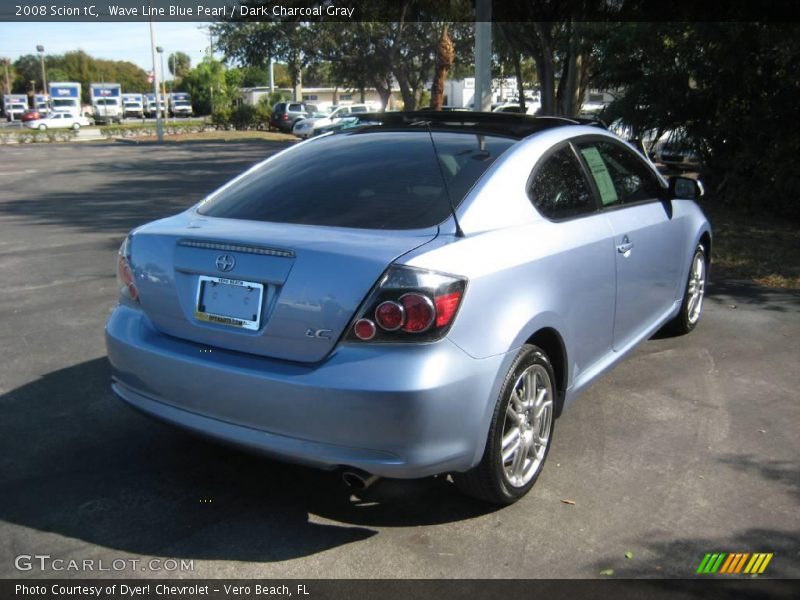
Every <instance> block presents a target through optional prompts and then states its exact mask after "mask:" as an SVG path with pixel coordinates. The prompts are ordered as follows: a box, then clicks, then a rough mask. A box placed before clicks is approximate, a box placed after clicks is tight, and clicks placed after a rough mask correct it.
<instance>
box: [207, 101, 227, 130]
mask: <svg viewBox="0 0 800 600" xmlns="http://www.w3.org/2000/svg"><path fill="white" fill-rule="evenodd" d="M230 124H231V110H230V109H229V108H227V107H224V106H217V107H215V108H214V112H212V113H211V125H213V126H214V129H227V128H228V127H229V126H230Z"/></svg>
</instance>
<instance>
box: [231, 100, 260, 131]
mask: <svg viewBox="0 0 800 600" xmlns="http://www.w3.org/2000/svg"><path fill="white" fill-rule="evenodd" d="M231 125H233V127H234V129H239V130H241V129H251V128H253V127H255V126H256V107H255V106H252V105H250V104H240V105H239V106H237V107H236V108H234V109H233V112H232V113H231Z"/></svg>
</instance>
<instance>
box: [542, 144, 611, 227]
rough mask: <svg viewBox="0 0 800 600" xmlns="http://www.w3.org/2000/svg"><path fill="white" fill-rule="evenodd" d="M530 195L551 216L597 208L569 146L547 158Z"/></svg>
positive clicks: (576, 213)
mask: <svg viewBox="0 0 800 600" xmlns="http://www.w3.org/2000/svg"><path fill="white" fill-rule="evenodd" d="M528 195H529V196H530V199H531V201H532V202H533V205H534V206H535V207H536V209H537V210H538V211H539V212H540V213H541V214H542V215H544V216H545V217H547V218H548V219H565V218H568V217H575V216H578V215H583V214H588V213H591V212H593V211H594V210H595V209H596V208H597V207H596V206H595V203H594V198H593V197H592V193H591V192H590V191H589V186H588V184H587V182H586V179H585V178H584V176H583V171H582V170H581V166H580V164H579V163H578V160H577V159H576V158H575V155H574V154H573V153H572V149H571V148H570V147H569V146H565V147H564V148H562V149H561V150H558V151H557V152H556V153H555V154H553V155H551V156H550V157H548V158H547V159H545V162H544V163H543V164H542V165H541V166H540V167H539V168H538V170H537V171H536V174H535V175H534V177H533V180H532V181H531V184H530V188H529V189H528Z"/></svg>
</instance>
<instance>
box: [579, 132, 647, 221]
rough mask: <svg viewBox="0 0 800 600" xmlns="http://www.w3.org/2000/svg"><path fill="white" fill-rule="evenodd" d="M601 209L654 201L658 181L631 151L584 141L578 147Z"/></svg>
mask: <svg viewBox="0 0 800 600" xmlns="http://www.w3.org/2000/svg"><path fill="white" fill-rule="evenodd" d="M578 148H579V151H580V153H581V156H583V159H584V160H585V161H586V164H587V165H588V167H589V170H590V171H591V173H592V178H593V179H594V182H595V184H597V189H598V191H599V192H600V201H601V202H602V204H603V206H617V205H620V204H631V203H633V202H641V201H642V200H650V199H652V198H658V197H659V196H660V195H661V186H660V185H659V183H658V179H657V178H656V176H655V175H653V173H652V172H651V171H650V169H648V168H647V166H646V165H644V164H643V163H642V161H641V160H640V159H639V158H638V157H637V156H636V154H635V153H634V152H633V151H632V150H628V149H627V148H623V147H621V146H618V145H617V144H613V143H610V142H588V143H583V144H579V145H578Z"/></svg>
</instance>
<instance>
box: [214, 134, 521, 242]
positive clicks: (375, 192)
mask: <svg viewBox="0 0 800 600" xmlns="http://www.w3.org/2000/svg"><path fill="white" fill-rule="evenodd" d="M433 136H434V139H435V141H436V150H437V151H438V155H439V160H440V161H441V162H440V164H441V167H440V166H439V165H437V164H436V156H435V155H434V152H433V146H432V145H431V139H430V136H429V134H428V131H427V130H422V131H375V130H373V131H363V130H362V131H360V132H355V133H348V134H340V135H334V136H330V137H327V138H321V139H318V140H316V141H314V142H311V143H308V144H303V145H301V146H298V147H297V148H294V149H292V150H290V151H288V152H286V153H285V154H281V155H280V156H278V157H276V158H275V159H274V160H272V161H270V162H268V163H266V164H264V165H262V166H260V167H259V168H258V169H257V170H256V171H254V172H253V173H251V174H249V175H248V176H247V177H244V178H243V179H241V180H239V181H237V182H236V183H234V184H233V185H232V186H230V187H228V188H226V189H224V190H223V191H221V192H220V193H219V194H217V195H215V196H212V197H211V198H210V199H209V200H207V201H206V202H204V203H203V204H202V205H201V206H200V208H199V212H200V213H201V214H204V215H208V216H211V217H224V218H231V219H248V220H256V221H270V222H274V223H301V224H306V225H328V226H332V227H357V228H369V229H416V228H423V227H431V226H434V225H437V224H439V223H441V222H442V221H444V220H445V219H447V218H448V217H449V216H450V206H449V203H448V199H447V198H448V196H447V191H449V193H450V197H451V198H452V200H453V204H454V205H455V206H458V205H459V204H460V203H461V201H462V200H463V199H464V196H465V195H466V194H467V192H468V191H469V189H470V188H471V187H472V186H473V185H474V183H475V182H476V181H477V180H478V178H479V177H480V176H481V175H482V174H483V172H484V171H486V169H488V168H489V166H490V165H491V164H492V163H493V162H494V161H495V160H496V159H497V157H498V156H499V155H500V154H501V153H502V152H504V151H505V150H506V149H507V148H509V147H510V146H511V145H513V144H514V143H515V140H513V139H509V138H503V137H497V136H490V135H475V134H468V133H452V132H434V133H433ZM443 174H444V177H445V179H446V180H447V188H445V186H444V184H443V180H442V176H443Z"/></svg>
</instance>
